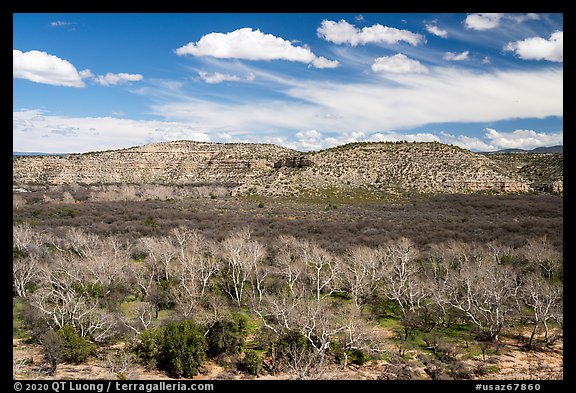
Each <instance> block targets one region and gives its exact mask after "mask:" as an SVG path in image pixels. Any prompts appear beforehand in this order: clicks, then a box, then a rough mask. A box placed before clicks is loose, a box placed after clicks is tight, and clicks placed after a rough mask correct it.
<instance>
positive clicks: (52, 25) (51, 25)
mask: <svg viewBox="0 0 576 393" xmlns="http://www.w3.org/2000/svg"><path fill="white" fill-rule="evenodd" d="M76 24H78V23H77V22H64V21H61V20H57V21H54V22H50V27H62V26H70V25H76Z"/></svg>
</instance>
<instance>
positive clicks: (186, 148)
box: [13, 141, 296, 184]
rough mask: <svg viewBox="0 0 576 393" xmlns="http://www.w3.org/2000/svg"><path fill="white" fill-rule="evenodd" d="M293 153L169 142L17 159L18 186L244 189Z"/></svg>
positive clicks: (264, 146)
mask: <svg viewBox="0 0 576 393" xmlns="http://www.w3.org/2000/svg"><path fill="white" fill-rule="evenodd" d="M295 153H296V152H295V151H294V150H290V149H286V148H283V147H280V146H275V145H268V144H219V143H202V142H187V141H180V142H170V143H159V144H151V145H145V146H142V147H134V148H130V149H124V150H114V151H104V152H94V153H85V154H73V155H68V156H36V157H15V158H14V160H13V164H14V168H13V180H14V183H19V184H25V183H36V182H40V183H43V182H45V183H51V184H65V183H71V182H75V183H87V184H92V183H159V184H188V183H199V182H215V183H220V182H236V183H244V182H246V181H248V179H249V178H251V177H254V176H259V175H261V174H262V172H266V171H270V170H273V167H274V162H275V161H276V160H278V158H282V157H287V156H290V155H293V154H295Z"/></svg>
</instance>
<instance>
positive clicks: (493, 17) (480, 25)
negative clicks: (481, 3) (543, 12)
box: [464, 13, 540, 31]
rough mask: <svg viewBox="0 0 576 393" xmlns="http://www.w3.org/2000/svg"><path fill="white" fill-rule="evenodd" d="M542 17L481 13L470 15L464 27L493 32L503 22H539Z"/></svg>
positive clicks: (530, 14)
mask: <svg viewBox="0 0 576 393" xmlns="http://www.w3.org/2000/svg"><path fill="white" fill-rule="evenodd" d="M538 19H540V15H538V14H534V13H529V14H502V13H480V14H468V16H466V19H465V20H464V25H465V26H466V28H468V29H472V30H480V31H482V30H492V29H495V28H497V27H498V26H500V22H501V21H502V20H508V21H512V22H514V23H522V22H525V21H527V20H538Z"/></svg>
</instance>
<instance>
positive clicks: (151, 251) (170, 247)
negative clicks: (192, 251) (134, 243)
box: [140, 236, 178, 280]
mask: <svg viewBox="0 0 576 393" xmlns="http://www.w3.org/2000/svg"><path fill="white" fill-rule="evenodd" d="M140 241H141V243H142V245H143V246H144V249H145V250H146V252H147V253H148V256H147V258H148V259H152V260H154V261H155V263H156V267H158V268H159V269H160V270H159V271H158V273H159V274H160V275H161V277H162V278H163V279H164V280H169V279H170V273H171V272H172V271H173V270H174V269H172V266H171V264H172V263H173V262H174V260H175V259H176V257H177V255H178V248H177V247H175V246H174V244H173V243H172V239H171V238H170V237H168V236H163V237H161V238H154V237H145V238H142V239H140Z"/></svg>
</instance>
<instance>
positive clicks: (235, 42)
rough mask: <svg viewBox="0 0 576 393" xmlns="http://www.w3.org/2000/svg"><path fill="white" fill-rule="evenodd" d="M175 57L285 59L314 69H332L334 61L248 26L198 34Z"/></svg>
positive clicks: (177, 51)
mask: <svg viewBox="0 0 576 393" xmlns="http://www.w3.org/2000/svg"><path fill="white" fill-rule="evenodd" d="M175 52H176V54H177V55H179V56H184V55H192V56H199V57H202V56H210V57H215V58H219V59H244V60H266V61H270V60H288V61H296V62H300V63H306V64H311V65H312V66H314V67H316V64H318V65H319V67H317V68H327V65H328V67H330V68H333V67H335V66H337V62H336V63H333V62H332V63H329V60H327V59H324V58H322V57H320V58H318V57H317V56H316V55H315V54H314V53H312V51H311V50H310V49H309V48H307V47H305V46H294V45H292V42H290V41H287V40H285V39H283V38H280V37H276V36H274V35H272V34H264V33H262V32H261V31H260V30H259V29H256V30H252V29H251V28H249V27H246V28H242V29H238V30H235V31H232V32H230V33H210V34H206V35H204V36H202V37H201V38H200V40H198V42H195V43H194V42H189V43H188V44H186V45H184V46H182V47H180V48H177V49H176V51H175Z"/></svg>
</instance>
